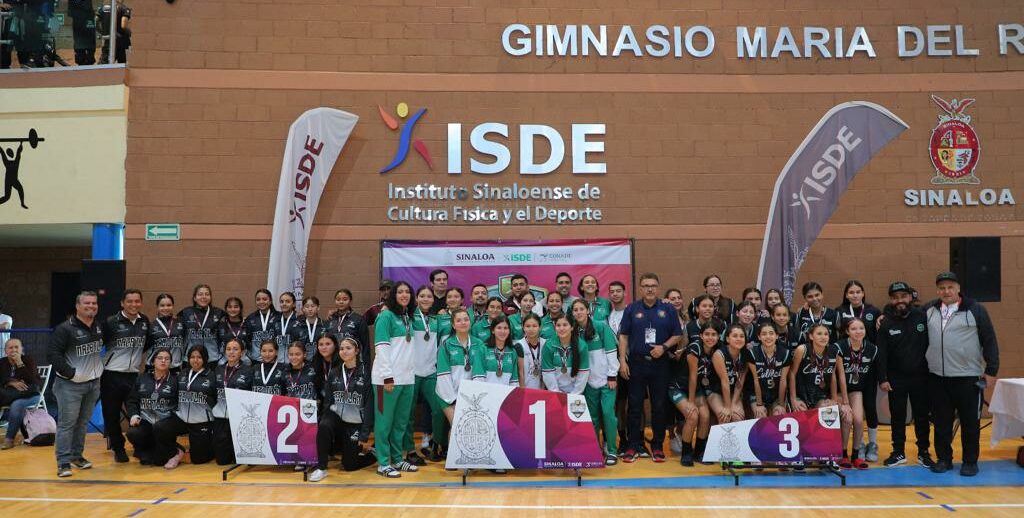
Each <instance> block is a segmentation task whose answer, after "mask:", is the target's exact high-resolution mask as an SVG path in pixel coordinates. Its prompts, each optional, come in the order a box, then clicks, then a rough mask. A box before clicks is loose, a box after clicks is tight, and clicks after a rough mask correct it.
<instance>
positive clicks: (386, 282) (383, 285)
mask: <svg viewBox="0 0 1024 518" xmlns="http://www.w3.org/2000/svg"><path fill="white" fill-rule="evenodd" d="M394 285H395V283H394V282H391V279H383V280H381V281H380V286H379V287H378V288H377V289H378V290H390V289H391V288H392V287H394Z"/></svg>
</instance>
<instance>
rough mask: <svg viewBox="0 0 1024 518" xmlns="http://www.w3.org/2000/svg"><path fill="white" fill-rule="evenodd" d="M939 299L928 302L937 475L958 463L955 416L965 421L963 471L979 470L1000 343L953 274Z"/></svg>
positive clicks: (946, 275)
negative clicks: (984, 408)
mask: <svg viewBox="0 0 1024 518" xmlns="http://www.w3.org/2000/svg"><path fill="white" fill-rule="evenodd" d="M935 286H936V288H937V290H938V294H939V299H938V300H936V301H935V302H932V303H931V304H929V305H928V310H927V315H928V351H927V353H926V354H925V357H926V358H927V360H928V371H929V377H928V386H929V392H931V400H932V421H933V422H934V424H935V453H936V454H937V455H938V458H939V459H938V461H937V462H936V463H935V465H934V466H932V468H931V469H932V471H933V472H935V473H945V472H946V471H948V470H950V469H952V467H953V446H952V443H953V419H954V417H956V418H959V419H960V444H961V446H962V448H963V465H962V466H961V467H960V474H961V475H963V476H967V477H970V476H974V475H977V474H978V451H979V449H980V445H979V442H980V436H981V428H980V423H979V418H980V413H981V396H982V393H983V391H984V389H985V387H986V386H987V385H992V384H995V381H996V374H998V372H999V344H998V343H997V342H996V332H995V329H994V328H993V327H992V320H991V319H990V318H989V316H988V312H987V311H985V307H984V306H982V305H981V304H979V303H978V302H976V301H974V300H971V299H968V298H965V297H961V296H960V282H959V280H958V279H957V277H956V275H955V274H954V273H953V272H942V273H940V274H939V275H938V276H937V277H936V278H935Z"/></svg>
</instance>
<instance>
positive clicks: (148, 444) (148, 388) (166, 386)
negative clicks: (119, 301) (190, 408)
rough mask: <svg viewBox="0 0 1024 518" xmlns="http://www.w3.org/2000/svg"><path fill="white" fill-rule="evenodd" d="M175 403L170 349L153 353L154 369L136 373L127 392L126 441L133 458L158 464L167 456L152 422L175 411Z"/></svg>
mask: <svg viewBox="0 0 1024 518" xmlns="http://www.w3.org/2000/svg"><path fill="white" fill-rule="evenodd" d="M177 407H178V379H177V377H176V376H174V374H172V373H171V351H170V350H169V349H165V348H161V349H157V350H156V352H154V353H153V371H152V372H145V373H142V374H140V375H139V378H138V380H137V381H136V382H135V389H134V390H133V391H132V393H131V394H129V395H128V401H127V402H126V403H125V408H126V409H127V411H128V416H129V417H128V434H127V435H128V442H130V443H132V446H133V447H134V449H135V454H134V456H135V458H137V459H139V463H140V464H142V465H143V466H161V465H163V464H164V463H166V462H167V457H165V456H162V455H159V451H158V449H157V448H156V437H155V436H154V434H153V425H155V424H156V423H158V422H160V420H162V419H166V418H168V417H170V416H171V415H172V414H174V410H175V409H176V408H177Z"/></svg>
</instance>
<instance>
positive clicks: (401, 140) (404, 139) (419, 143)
mask: <svg viewBox="0 0 1024 518" xmlns="http://www.w3.org/2000/svg"><path fill="white" fill-rule="evenodd" d="M377 111H378V112H380V118H381V119H382V120H383V121H384V124H386V125H387V127H388V128H390V129H392V130H396V129H398V121H397V120H395V118H394V117H392V116H391V114H389V113H388V112H386V111H384V108H383V107H382V106H380V105H377ZM395 112H396V113H397V114H398V117H399V118H402V119H404V118H406V116H408V115H409V105H408V104H406V103H404V102H401V103H398V106H396V107H395ZM424 113H427V109H426V108H420V109H419V110H417V111H416V113H414V114H412V117H409V119H408V120H406V121H405V122H404V123H402V130H401V133H400V134H399V137H398V149H397V150H395V156H394V158H392V159H391V163H389V164H388V165H386V166H384V169H381V170H380V172H381V174H383V173H386V172H388V171H390V170H392V169H394V168H396V167H398V166H399V165H401V164H402V162H404V161H405V157H407V156H409V146H410V144H411V145H412V147H413V149H415V150H416V152H417V153H419V154H420V156H421V157H423V160H424V161H425V162H426V163H427V167H429V168H430V169H431V170H433V169H434V160H433V158H431V157H430V151H428V150H427V145H426V144H424V143H423V140H421V139H413V138H412V132H413V130H414V129H415V128H416V123H417V122H419V120H420V118H421V117H423V114H424Z"/></svg>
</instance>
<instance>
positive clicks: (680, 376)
mask: <svg viewBox="0 0 1024 518" xmlns="http://www.w3.org/2000/svg"><path fill="white" fill-rule="evenodd" d="M703 327H704V330H705V331H706V332H707V340H708V341H710V342H711V345H710V348H711V349H710V350H713V349H714V347H715V346H716V345H717V344H718V337H719V335H718V329H716V328H715V327H713V326H712V325H711V323H710V322H706V323H705V324H704V326H703ZM700 336H701V337H702V338H701V339H700V340H698V341H695V342H692V343H690V344H689V345H686V346H683V345H679V346H677V347H676V348H675V350H673V351H671V352H669V360H671V372H672V379H671V380H670V381H669V385H668V399H669V402H670V403H671V404H672V405H674V406H675V408H676V409H677V410H679V413H680V414H681V415H682V417H683V426H682V433H681V434H680V441H681V443H682V448H681V451H680V455H679V463H680V464H682V465H683V466H693V455H694V451H693V444H692V441H693V434H694V432H696V433H697V443H698V444H697V446H698V448H697V449H698V450H700V451H703V444H704V443H703V442H701V441H706V440H707V436H708V431H709V430H710V424H709V419H710V413H709V412H708V406H707V401H706V399H705V394H704V391H703V390H701V389H702V388H703V387H702V386H700V385H701V384H700V383H699V382H698V378H701V379H707V376H706V372H702V371H703V369H704V368H705V366H706V364H708V363H709V362H710V360H709V359H708V358H707V355H705V354H704V353H703V346H702V340H703V339H704V334H703V333H701V335H700ZM702 360H703V361H702ZM699 386H700V387H699Z"/></svg>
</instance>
